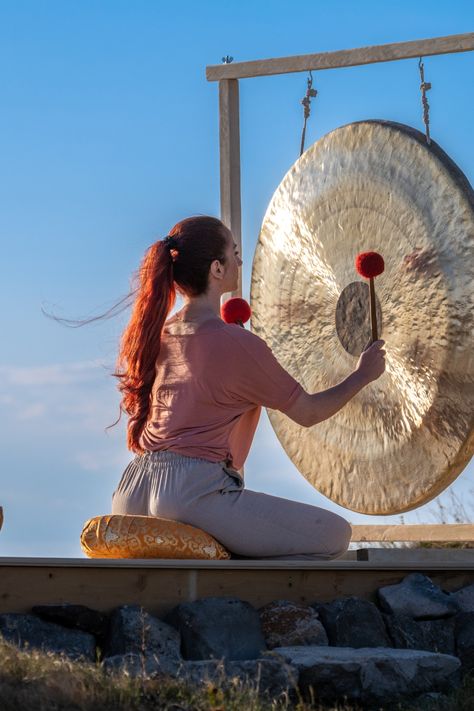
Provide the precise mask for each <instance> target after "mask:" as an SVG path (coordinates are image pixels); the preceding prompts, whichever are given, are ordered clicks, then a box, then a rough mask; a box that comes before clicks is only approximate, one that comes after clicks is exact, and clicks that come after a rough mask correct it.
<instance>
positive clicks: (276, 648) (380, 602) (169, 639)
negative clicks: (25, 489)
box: [0, 573, 474, 705]
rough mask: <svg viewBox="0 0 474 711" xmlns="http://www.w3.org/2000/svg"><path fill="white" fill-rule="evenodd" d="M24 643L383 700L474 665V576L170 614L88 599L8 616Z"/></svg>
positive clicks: (8, 633)
mask: <svg viewBox="0 0 474 711" xmlns="http://www.w3.org/2000/svg"><path fill="white" fill-rule="evenodd" d="M0 635H2V636H3V637H4V638H5V639H6V640H7V641H9V642H12V643H14V644H18V645H19V646H22V647H25V646H28V647H30V648H39V649H43V650H48V651H53V652H57V653H63V654H65V655H67V656H68V657H70V658H72V659H78V660H79V659H82V660H85V661H90V662H94V663H97V664H101V665H102V666H103V668H104V670H105V671H106V672H107V673H110V674H113V673H117V672H119V673H120V672H122V671H123V670H126V671H127V672H128V673H129V674H131V675H134V676H138V675H146V676H149V677H152V678H153V677H155V678H159V677H160V675H167V676H173V677H180V678H183V679H185V680H186V681H188V682H189V683H191V684H202V683H203V682H204V681H213V682H215V683H220V684H221V685H224V686H225V684H226V683H230V680H231V679H234V678H235V677H237V678H238V679H239V680H241V681H242V682H245V683H247V684H254V685H256V686H257V687H258V690H259V693H260V694H262V695H264V696H271V697H272V698H276V697H278V696H280V695H281V694H283V693H286V694H289V695H290V698H292V697H293V696H295V694H296V692H297V691H298V690H299V692H300V693H301V694H302V695H303V697H304V698H310V695H312V696H313V698H316V699H318V700H319V701H322V702H326V701H329V702H332V701H337V700H342V699H343V698H346V699H348V700H350V701H353V702H359V703H364V704H368V705H370V704H374V705H377V704H379V703H380V702H384V703H387V702H396V701H398V700H403V699H408V698H411V699H413V698H420V697H422V696H423V695H426V694H430V695H433V694H438V695H439V694H445V693H448V692H450V691H451V690H452V689H454V688H456V686H458V685H459V684H460V682H461V679H462V676H463V675H464V674H465V673H466V672H468V671H471V670H473V669H474V585H470V586H468V587H465V588H462V589H461V590H458V591H457V592H452V593H447V592H444V591H443V590H441V588H439V587H438V586H437V585H435V584H434V583H433V582H432V581H431V580H430V578H428V577H427V576H425V575H422V574H421V573H412V574H411V575H408V576H407V577H406V578H405V579H404V580H403V581H402V582H401V583H399V584H397V585H390V586H386V587H383V588H380V589H379V590H378V592H377V604H375V603H373V602H369V601H368V600H363V599H359V598H357V597H348V598H342V599H337V600H334V601H333V602H329V603H320V602H314V603H312V604H310V605H303V604H299V603H295V602H292V601H289V600H275V601H273V602H270V603H268V604H266V605H264V606H263V607H261V608H260V609H256V608H254V607H253V606H252V605H251V604H250V603H248V602H246V601H245V600H240V599H237V598H232V597H208V598H202V599H198V600H195V601H194V602H186V603H181V604H179V605H177V606H176V607H175V608H174V609H172V610H171V611H170V612H169V613H168V614H167V615H166V616H164V617H163V619H158V618H157V617H155V616H153V615H151V614H149V613H148V612H147V611H146V610H144V609H143V608H141V607H139V606H134V605H124V606H122V607H118V608H116V609H114V610H112V611H111V612H110V613H109V614H104V613H102V612H98V611H95V610H91V609H89V608H86V607H84V606H81V605H73V604H64V605H46V606H37V607H33V608H32V610H31V613H30V614H16V613H15V614H14V613H9V614H3V615H0Z"/></svg>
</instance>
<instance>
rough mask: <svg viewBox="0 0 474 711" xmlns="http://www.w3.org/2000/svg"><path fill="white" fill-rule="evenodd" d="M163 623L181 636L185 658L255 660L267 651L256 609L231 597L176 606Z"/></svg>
mask: <svg viewBox="0 0 474 711" xmlns="http://www.w3.org/2000/svg"><path fill="white" fill-rule="evenodd" d="M164 619H165V621H166V622H168V623H169V624H170V625H172V626H173V627H175V628H176V629H177V630H179V632H180V633H181V640H182V643H181V651H182V654H183V656H184V658H185V659H191V660H198V659H212V658H214V659H222V658H223V659H226V660H249V659H257V658H258V657H259V656H260V655H261V653H262V651H265V650H266V645H265V640H264V638H263V634H262V630H261V627H260V619H259V616H258V612H257V610H256V609H255V608H254V607H252V605H250V603H248V602H244V601H243V600H239V599H237V598H232V597H208V598H202V599H201V600H196V601H195V602H183V603H181V604H180V605H177V606H176V607H175V608H174V609H173V610H172V611H171V612H170V613H169V614H168V615H166V617H165V618H164Z"/></svg>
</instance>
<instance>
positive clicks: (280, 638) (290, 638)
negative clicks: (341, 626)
mask: <svg viewBox="0 0 474 711" xmlns="http://www.w3.org/2000/svg"><path fill="white" fill-rule="evenodd" d="M258 613H259V615H260V622H261V625H262V632H263V636H264V638H265V642H266V645H267V647H268V649H273V647H292V646H295V645H300V644H323V645H326V644H328V638H327V634H326V630H325V629H324V627H323V625H322V624H321V622H320V620H319V617H318V613H317V612H316V610H314V609H313V608H312V607H310V606H309V605H300V604H298V603H296V602H291V601H290V600H275V601H274V602H270V603H268V604H267V605H264V606H263V607H261V608H260V609H259V611H258Z"/></svg>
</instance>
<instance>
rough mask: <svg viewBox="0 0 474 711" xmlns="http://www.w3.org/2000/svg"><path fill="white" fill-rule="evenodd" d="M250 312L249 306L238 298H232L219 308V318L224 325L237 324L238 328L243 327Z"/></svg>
mask: <svg viewBox="0 0 474 711" xmlns="http://www.w3.org/2000/svg"><path fill="white" fill-rule="evenodd" d="M251 314H252V312H251V310H250V306H249V304H248V303H247V302H246V301H245V299H241V298H240V296H233V297H232V298H231V299H227V301H225V302H224V303H223V304H222V306H221V317H222V320H223V321H225V322H226V323H238V324H239V326H242V328H243V326H244V323H246V322H247V321H248V320H249V318H250V316H251Z"/></svg>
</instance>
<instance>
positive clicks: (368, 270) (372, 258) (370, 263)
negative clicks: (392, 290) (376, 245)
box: [355, 252, 385, 279]
mask: <svg viewBox="0 0 474 711" xmlns="http://www.w3.org/2000/svg"><path fill="white" fill-rule="evenodd" d="M355 266H356V269H357V271H358V272H359V274H360V275H361V276H363V277H365V279H373V278H374V277H376V276H379V274H382V272H383V270H384V269H385V264H384V261H383V257H382V255H381V254H379V253H378V252H361V253H360V254H358V255H357V257H356V260H355Z"/></svg>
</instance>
